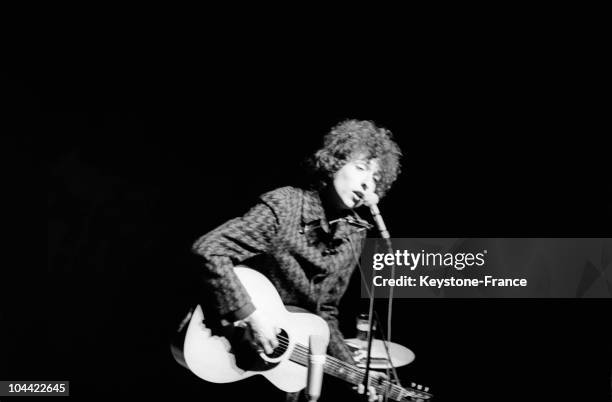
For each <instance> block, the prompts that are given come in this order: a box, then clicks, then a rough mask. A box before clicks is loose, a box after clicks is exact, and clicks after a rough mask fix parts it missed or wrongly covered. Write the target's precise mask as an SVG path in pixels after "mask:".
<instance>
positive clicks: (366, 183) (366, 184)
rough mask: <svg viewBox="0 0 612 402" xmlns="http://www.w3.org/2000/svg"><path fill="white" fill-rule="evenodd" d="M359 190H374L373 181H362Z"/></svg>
mask: <svg viewBox="0 0 612 402" xmlns="http://www.w3.org/2000/svg"><path fill="white" fill-rule="evenodd" d="M361 188H362V189H364V191H368V190H369V189H371V188H374V181H373V180H364V181H363V182H362V183H361Z"/></svg>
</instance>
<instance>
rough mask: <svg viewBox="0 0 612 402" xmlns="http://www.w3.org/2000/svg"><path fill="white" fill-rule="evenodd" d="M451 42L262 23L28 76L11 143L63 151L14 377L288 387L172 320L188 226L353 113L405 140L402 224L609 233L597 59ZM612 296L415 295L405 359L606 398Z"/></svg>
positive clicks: (396, 203)
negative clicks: (261, 35) (213, 377)
mask: <svg viewBox="0 0 612 402" xmlns="http://www.w3.org/2000/svg"><path fill="white" fill-rule="evenodd" d="M449 41H451V39H449ZM208 45H210V46H208ZM438 45H439V46H432V47H431V48H429V49H427V48H426V47H425V46H424V48H423V49H421V48H419V49H418V52H416V51H415V46H407V47H406V48H405V49H404V50H402V48H399V49H396V52H395V53H394V54H395V55H397V56H398V57H397V59H395V58H394V59H390V58H389V57H388V52H386V51H385V50H384V49H383V48H379V49H378V51H377V52H376V51H375V52H372V51H365V50H364V51H362V52H360V51H359V50H358V49H353V48H350V49H349V48H346V49H345V48H341V47H339V48H338V49H337V51H335V52H332V53H330V54H329V55H319V54H317V52H316V50H314V49H305V50H303V51H289V50H288V49H274V50H269V49H267V48H266V47H265V46H263V44H262V43H259V42H256V41H253V43H250V42H248V41H247V42H245V43H244V46H241V47H239V48H238V47H235V46H232V45H226V46H224V47H223V50H219V49H218V48H214V46H212V45H211V43H207V46H202V47H201V48H198V49H197V52H198V53H199V55H198V57H196V56H195V55H193V52H190V49H189V47H187V46H186V47H184V48H183V47H179V48H178V49H175V48H174V47H173V46H167V47H166V50H169V51H168V52H166V53H164V54H163V56H162V55H161V54H158V53H156V52H152V54H148V55H147V56H146V57H143V56H142V55H141V51H140V48H139V47H138V46H136V43H128V44H125V46H124V47H122V50H120V51H117V52H113V51H111V52H110V53H111V54H113V56H114V57H112V58H109V57H106V56H100V55H98V54H96V53H95V52H92V53H88V54H87V55H86V56H85V55H83V56H82V57H78V58H77V61H76V63H71V64H69V65H67V66H66V67H65V68H64V67H62V68H47V69H43V70H41V71H37V72H32V73H29V75H27V76H25V77H24V78H21V79H18V80H15V81H13V83H12V84H11V87H12V88H14V89H15V90H16V91H15V93H16V98H15V99H16V102H15V103H16V104H18V105H19V106H20V111H19V114H18V116H19V117H20V118H21V119H22V120H21V121H22V123H23V127H22V128H25V130H24V135H21V136H19V137H16V138H15V139H13V140H11V143H10V145H11V146H12V147H9V148H7V149H9V150H10V151H9V152H7V153H12V154H13V155H16V156H17V158H15V159H16V160H17V161H19V164H18V165H17V167H14V169H17V168H20V167H25V168H27V167H29V166H34V167H35V168H38V167H42V173H43V175H44V177H45V178H46V186H47V200H48V203H47V217H48V261H47V265H46V268H45V269H43V270H40V269H38V270H36V272H35V273H30V270H29V269H28V268H29V267H27V266H26V267H23V268H24V269H23V270H21V271H19V272H20V273H23V272H27V274H26V275H27V276H28V279H30V281H29V282H28V283H29V285H28V290H29V293H28V294H27V295H25V296H24V295H20V296H18V297H17V298H15V299H9V298H7V304H5V305H8V306H9V308H8V309H5V312H6V313H5V314H4V315H5V317H7V318H9V319H11V318H16V319H17V321H16V322H17V323H18V324H16V325H7V326H6V328H5V331H6V332H7V334H8V339H9V342H7V344H8V345H22V344H25V345H26V347H22V346H14V347H11V348H9V349H8V353H7V356H8V358H7V359H6V360H5V362H6V363H5V367H3V368H4V369H6V373H7V374H6V375H3V377H4V378H6V379H68V380H70V381H71V387H72V389H71V393H72V394H73V395H74V397H79V396H81V397H82V398H83V399H93V398H94V397H95V396H101V397H108V396H110V395H117V394H128V395H145V396H153V395H162V396H163V397H169V398H172V400H209V399H207V398H212V397H207V395H209V394H210V392H213V391H214V392H221V393H223V394H225V395H226V399H228V400H231V399H232V398H230V395H233V396H234V397H236V398H240V399H244V398H246V397H247V396H251V397H253V398H254V400H260V399H262V400H263V399H265V396H264V395H266V393H267V392H270V393H273V392H274V391H273V390H272V387H267V386H266V385H265V384H264V383H263V381H257V380H248V381H246V384H245V385H241V386H236V385H229V386H228V385H211V384H206V383H204V382H202V381H199V380H198V379H195V378H194V377H193V376H191V375H190V374H189V373H188V372H187V371H185V370H184V369H183V368H181V367H179V366H177V365H176V363H174V361H173V360H172V357H171V356H170V353H169V349H168V345H167V338H168V335H169V333H170V332H171V329H172V327H173V326H174V325H175V323H176V322H177V320H178V319H179V318H180V313H181V312H182V311H183V310H184V309H185V308H186V307H187V306H189V305H190V303H191V302H192V294H193V292H195V291H197V287H196V285H195V281H194V275H195V274H194V273H195V272H197V267H198V264H199V261H198V260H197V258H196V257H193V256H191V255H190V252H189V247H190V245H191V243H192V242H193V241H194V240H195V239H196V238H197V236H199V235H201V234H203V233H205V232H207V231H209V230H211V229H212V228H214V227H215V226H216V225H218V224H220V223H222V222H224V221H225V220H227V219H228V218H231V217H234V216H236V215H238V214H240V213H242V212H244V211H246V209H247V208H248V207H249V206H250V205H251V204H252V203H253V201H254V200H255V198H256V196H257V195H258V194H260V193H263V192H264V191H267V190H270V189H273V188H275V187H278V186H281V185H286V184H290V183H291V181H292V180H293V179H294V178H295V177H296V176H297V175H298V174H299V163H300V161H301V160H302V159H303V158H304V157H305V156H307V155H308V154H309V153H310V152H311V151H313V150H314V149H316V147H317V146H319V144H320V139H321V136H322V135H323V134H324V133H325V132H327V130H329V128H330V127H331V126H332V125H334V124H336V123H338V122H339V121H341V120H343V119H346V118H358V119H369V120H373V121H375V122H376V123H377V124H378V125H380V126H383V127H387V128H389V129H390V130H391V131H393V133H394V134H395V137H396V139H397V141H398V142H399V144H400V146H401V148H402V149H403V151H404V158H403V173H402V174H401V176H400V178H399V180H398V181H397V182H396V184H395V186H394V188H393V189H392V190H391V192H390V193H389V195H388V198H386V199H384V200H383V201H382V202H381V204H380V207H381V210H382V211H383V214H384V217H385V219H386V222H387V225H388V227H389V229H390V231H391V233H392V235H393V236H395V237H470V236H486V237H508V236H520V237H523V236H525V237H527V236H530V237H538V236H541V237H564V236H571V237H574V236H575V237H582V236H585V237H586V236H595V237H597V236H606V235H608V236H609V234H610V230H609V229H610V226H609V224H610V219H611V217H612V209H611V206H610V201H609V200H610V198H609V197H610V189H609V187H610V186H609V183H607V182H606V180H605V178H604V177H605V172H607V171H606V164H607V165H608V166H607V169H608V170H609V152H606V151H605V147H604V146H603V140H602V134H603V133H604V131H602V130H601V129H600V127H599V123H600V122H599V121H598V117H597V116H599V114H600V113H601V112H602V110H603V104H602V103H600V102H599V100H598V99H597V97H596V96H594V95H595V94H596V93H597V92H598V89H597V85H598V82H597V80H595V79H593V78H592V76H591V75H588V74H584V70H580V71H576V70H574V69H573V68H568V67H567V65H565V64H564V61H565V60H566V58H567V56H566V54H564V52H562V51H559V52H555V51H551V50H550V49H549V48H548V47H546V49H548V50H547V51H543V50H542V49H543V48H544V47H542V48H540V47H538V46H534V47H533V49H532V50H528V49H518V48H515V47H511V46H501V47H499V48H498V47H496V46H495V47H494V46H484V47H480V48H479V47H475V48H470V47H469V46H462V44H461V43H455V44H452V43H448V42H445V41H442V42H440V43H438ZM454 45H457V46H454ZM459 45H461V46H459ZM107 50H108V49H107ZM400 53H401V54H400ZM105 54H106V53H105ZM315 55H317V57H314V56H315ZM55 56H56V59H55V60H57V59H61V56H60V55H55ZM192 57H193V59H192ZM194 60H198V61H197V62H195V61H194ZM585 62H586V63H588V59H586V60H585ZM51 64H53V63H51ZM21 106H23V108H22V107H21ZM41 161H42V163H41ZM39 180H40V178H39ZM14 181H15V184H16V185H17V188H18V189H23V190H25V189H27V188H29V187H30V185H29V184H30V183H24V182H23V181H21V180H19V179H16V180H14ZM608 181H609V180H608ZM28 234H29V231H28V228H23V229H22V231H21V232H19V234H18V237H23V238H26V239H27V237H28ZM29 241H30V242H31V241H32V239H29ZM33 243H34V244H36V245H38V244H39V243H40V242H39V241H38V240H36V241H35V242H33ZM36 247H37V246H36ZM37 248H38V247H37ZM43 266H44V264H43ZM354 279H357V280H358V278H354ZM8 293H9V292H7V294H8ZM29 295H32V296H34V297H29ZM358 298H359V287H358V286H357V282H356V281H354V282H353V284H352V286H351V287H350V289H349V291H348V293H347V295H346V296H345V299H344V303H343V304H344V306H343V307H344V308H343V315H342V326H343V329H344V330H345V332H346V335H347V336H352V335H354V317H355V314H357V313H358V312H359V311H360V310H363V309H365V308H366V301H365V300H361V301H360V303H355V300H357V299H358ZM8 303H15V304H16V305H19V306H20V307H25V309H24V310H26V311H29V314H27V315H19V314H17V313H16V311H17V309H12V308H10V307H11V305H9V304H8ZM609 308H610V304H609V302H608V301H607V300H401V299H398V300H396V302H395V304H394V311H395V318H394V329H393V332H394V341H396V342H398V343H401V344H403V345H405V346H407V347H409V348H410V349H411V350H412V351H414V352H415V354H416V360H415V361H414V362H413V363H411V364H410V365H408V366H406V367H403V368H401V369H399V373H400V376H401V377H402V380H403V381H404V383H410V382H411V381H416V382H419V383H422V384H425V385H428V386H430V387H431V389H432V392H434V393H435V395H436V397H437V399H438V400H440V401H460V400H474V401H481V400H482V401H484V400H536V399H538V398H542V399H541V400H557V399H554V398H559V399H558V400H585V401H586V400H596V398H598V397H600V396H601V395H609V392H610V391H609V388H610V358H611V352H610V341H609V339H611V338H612V337H611V336H610V330H609V329H608V326H607V325H606V324H607V322H606V321H607V320H606V319H605V317H606V316H608V315H609V311H610V309H609ZM377 309H378V310H379V313H380V314H381V316H382V317H384V314H385V304H384V303H380V304H379V305H378V308H377ZM19 311H21V309H19ZM19 341H25V342H19ZM0 367H1V366H0ZM602 400H605V399H602Z"/></svg>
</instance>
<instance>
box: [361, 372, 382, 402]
mask: <svg viewBox="0 0 612 402" xmlns="http://www.w3.org/2000/svg"><path fill="white" fill-rule="evenodd" d="M370 378H376V379H378V380H379V381H382V380H388V379H389V377H387V375H386V374H385V373H381V372H379V371H370ZM353 389H354V390H355V391H357V393H358V394H360V395H363V390H364V386H363V384H359V385H357V386H354V387H353ZM382 400H383V395H382V394H381V395H378V394H377V393H376V388H374V387H373V386H372V385H370V386H369V387H368V402H382Z"/></svg>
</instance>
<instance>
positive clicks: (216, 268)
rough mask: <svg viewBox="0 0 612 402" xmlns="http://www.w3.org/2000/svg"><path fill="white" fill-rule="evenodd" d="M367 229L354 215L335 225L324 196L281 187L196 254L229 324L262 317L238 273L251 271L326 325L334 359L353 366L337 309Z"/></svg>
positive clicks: (199, 244) (207, 239)
mask: <svg viewBox="0 0 612 402" xmlns="http://www.w3.org/2000/svg"><path fill="white" fill-rule="evenodd" d="M368 227H369V224H368V223H367V222H365V221H364V220H362V219H360V218H359V216H357V214H356V213H354V212H352V211H349V212H348V213H347V214H346V216H344V217H343V218H341V219H339V220H338V221H336V222H334V221H332V222H331V223H330V222H328V221H327V219H326V216H325V211H324V209H323V205H322V203H321V199H320V197H319V194H318V192H316V191H309V190H303V189H299V188H295V187H282V188H279V189H276V190H273V191H270V192H268V193H266V194H264V195H262V196H261V197H260V200H259V202H258V203H257V204H256V205H255V206H254V207H253V208H251V209H250V210H249V211H248V212H247V213H246V214H245V215H244V216H242V217H239V218H235V219H232V220H230V221H228V222H226V223H225V224H223V225H221V226H220V227H218V228H216V229H214V230H213V231H211V232H210V233H207V234H206V235H204V236H202V237H200V238H199V239H198V240H197V241H196V242H195V243H194V245H193V250H194V252H195V253H197V254H199V255H200V256H202V257H204V260H205V264H204V267H205V274H206V275H205V284H206V286H207V287H208V291H209V296H210V297H209V299H210V301H212V303H214V304H215V308H216V310H217V313H218V314H219V315H220V316H221V317H222V318H225V319H228V320H230V321H235V320H240V319H243V318H245V317H247V316H248V315H249V314H251V313H252V312H253V311H254V309H255V308H254V306H253V304H252V303H251V300H250V297H249V295H248V294H247V292H246V290H245V289H244V287H243V286H242V284H241V283H240V281H239V280H238V278H237V277H236V275H235V273H234V271H233V266H234V265H237V264H240V263H244V264H245V265H248V266H249V267H251V268H254V269H257V270H258V271H259V272H261V273H263V274H264V275H265V276H266V277H268V279H269V280H270V281H271V282H272V283H273V284H274V286H275V287H276V289H277V290H278V292H279V294H280V296H281V299H282V300H283V303H284V304H285V305H290V306H297V307H300V308H303V309H306V310H308V311H310V312H313V313H315V314H318V315H319V316H321V317H322V318H324V319H325V320H326V321H327V323H328V325H329V328H330V333H331V336H330V342H329V347H328V353H329V354H330V355H332V356H335V357H337V358H339V359H342V360H344V361H347V362H350V363H353V362H354V361H353V359H352V355H351V353H350V351H349V349H348V347H347V346H346V344H345V343H344V340H343V336H342V334H341V332H340V330H339V326H338V318H337V317H338V304H339V301H340V298H341V297H342V295H343V294H344V292H345V291H346V288H347V286H348V283H349V279H350V277H351V274H352V272H353V269H354V268H355V265H356V263H357V259H358V258H359V256H360V254H361V250H362V247H363V241H364V240H365V237H366V228H368ZM247 260H248V261H247Z"/></svg>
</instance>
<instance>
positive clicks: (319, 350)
mask: <svg viewBox="0 0 612 402" xmlns="http://www.w3.org/2000/svg"><path fill="white" fill-rule="evenodd" d="M308 346H309V350H308V385H307V387H308V390H307V393H308V398H309V399H308V400H309V401H310V402H316V401H317V400H318V399H319V397H320V396H321V385H323V366H324V365H325V357H326V351H327V339H325V337H323V336H320V335H310V338H309V340H308Z"/></svg>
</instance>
